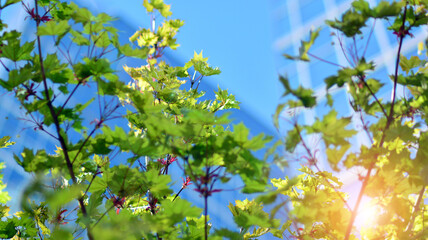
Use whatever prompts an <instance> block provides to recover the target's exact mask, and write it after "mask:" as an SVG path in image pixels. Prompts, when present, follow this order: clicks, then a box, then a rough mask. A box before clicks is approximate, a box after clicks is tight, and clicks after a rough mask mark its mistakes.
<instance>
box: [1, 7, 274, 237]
mask: <svg viewBox="0 0 428 240" xmlns="http://www.w3.org/2000/svg"><path fill="white" fill-rule="evenodd" d="M19 2H21V1H9V0H8V1H6V3H4V4H3V5H2V6H1V9H2V10H3V9H4V8H6V7H8V6H9V5H12V4H17V3H19ZM22 6H23V8H24V9H25V10H26V11H27V14H28V16H27V20H28V21H29V22H30V24H34V25H33V27H35V28H34V30H35V31H36V35H35V36H34V39H31V40H29V41H22V37H21V33H20V32H18V31H17V30H13V29H8V28H7V26H6V24H5V23H1V25H0V26H1V29H2V35H1V39H0V41H1V42H2V45H1V55H0V57H1V59H0V60H1V63H2V65H3V67H4V69H5V70H6V71H7V72H8V77H7V78H6V79H1V80H0V85H1V86H2V87H3V88H4V89H5V90H7V91H9V92H13V93H14V94H15V97H16V99H17V100H18V101H19V103H20V104H21V106H22V108H23V109H24V112H25V115H26V117H27V118H28V119H27V120H28V121H29V122H31V124H33V126H34V130H35V131H37V132H40V133H41V134H47V135H49V136H50V137H52V138H53V139H54V140H55V141H56V145H57V149H56V151H55V152H48V151H47V150H44V149H39V150H36V149H32V148H31V147H30V146H26V147H25V148H24V149H23V150H22V152H20V153H17V154H15V155H14V159H15V160H16V162H17V163H18V164H19V165H20V166H21V167H22V168H23V169H24V170H25V171H26V172H28V173H31V174H33V175H34V177H35V178H34V181H33V182H32V183H30V185H29V186H28V187H27V188H26V190H25V192H24V193H23V196H22V199H23V201H22V202H21V208H22V212H19V213H15V214H14V215H11V216H7V215H6V212H5V211H3V214H2V217H5V218H2V220H1V225H2V227H0V229H1V232H0V237H1V238H12V237H14V238H19V239H21V238H22V239H27V238H28V239H73V238H88V239H118V238H125V239H198V238H205V239H207V237H208V235H209V234H210V228H211V224H210V223H209V222H208V221H209V217H208V216H207V215H208V206H209V205H208V203H209V197H210V196H212V195H213V194H216V193H218V192H221V191H223V190H224V189H223V188H222V187H224V185H223V184H225V183H227V182H228V181H229V180H230V179H231V178H232V177H238V178H240V179H241V180H242V182H243V183H244V187H243V188H242V191H243V192H244V193H255V192H261V191H263V190H264V187H265V185H266V183H267V179H268V174H269V166H268V165H267V164H266V162H265V161H264V160H260V159H258V158H256V157H255V156H254V155H253V151H255V150H259V149H261V148H263V147H264V146H265V144H266V143H267V142H268V141H270V138H269V137H266V136H264V135H263V134H261V135H258V136H255V137H253V138H251V137H250V135H249V130H248V129H247V128H246V127H245V126H244V125H243V124H242V123H241V124H236V125H231V124H230V120H229V117H228V114H225V113H224V110H227V109H239V102H238V101H237V100H236V99H235V97H234V96H233V95H231V94H229V93H228V91H227V90H222V89H218V91H215V92H214V94H215V98H213V99H210V98H208V97H206V96H205V92H204V91H200V90H199V89H198V87H199V85H200V83H201V81H203V78H204V77H208V76H212V75H217V74H220V72H221V71H220V70H219V69H218V68H217V67H213V66H211V65H209V64H208V62H207V58H205V57H203V55H202V52H200V53H196V52H195V54H194V57H193V58H192V59H190V60H189V61H188V62H187V63H185V64H184V65H183V66H171V65H169V64H168V62H167V60H165V59H164V58H163V53H164V51H166V50H167V48H171V49H176V48H177V47H178V46H179V44H177V43H176V38H175V35H176V34H177V32H178V31H179V29H180V27H181V26H183V24H184V22H183V21H181V20H178V19H170V18H169V17H170V16H171V12H170V6H169V5H167V4H165V3H164V2H163V1H162V0H151V1H144V2H143V6H144V7H145V9H146V10H147V12H148V13H149V16H150V17H151V20H150V24H148V25H150V26H151V27H150V28H145V29H140V30H138V31H136V32H135V34H134V35H132V36H131V37H130V38H129V41H130V43H128V44H121V42H120V41H119V35H118V33H119V30H118V29H116V28H115V27H114V24H113V21H114V19H113V18H112V17H110V16H109V15H107V14H105V13H100V14H98V15H94V14H92V13H91V12H90V11H89V10H88V9H85V8H81V7H79V6H78V5H76V4H75V3H73V2H71V3H68V2H65V1H64V2H63V1H59V0H52V1H47V0H36V1H35V5H34V6H31V5H30V4H27V3H26V2H25V1H22ZM158 13H160V15H161V16H159V14H158ZM158 16H159V17H158ZM159 22H160V23H159ZM74 50H77V52H76V51H74ZM81 52H84V54H79V53H81ZM124 57H133V58H139V59H142V60H143V61H144V63H145V64H143V65H142V66H140V67H129V66H124V70H125V71H126V72H127V73H128V74H129V75H130V77H131V78H132V81H131V82H129V83H128V84H126V83H125V82H124V81H123V80H121V79H119V77H118V75H117V72H116V71H114V70H113V67H112V64H113V62H114V61H116V60H117V59H121V58H124ZM9 66H13V68H9ZM204 80H205V79H204ZM89 88H90V89H89ZM90 90H92V91H90ZM81 91H90V92H91V94H92V95H91V96H85V97H83V98H81V101H80V102H79V100H77V99H76V96H77V95H78V94H79V92H81ZM88 109H90V111H91V113H92V114H85V111H88ZM113 119H125V120H126V121H127V122H128V126H129V127H117V126H116V127H112V126H110V125H109V122H110V121H111V120H113ZM76 136H77V137H76ZM7 140H8V139H5V138H4V139H2V142H1V143H2V144H4V143H6V144H7ZM171 172H175V173H178V175H179V176H180V175H181V176H182V179H183V183H182V185H181V189H180V188H178V189H179V190H178V191H176V192H174V189H177V187H174V182H175V179H173V178H174V177H176V176H177V174H171ZM189 185H191V188H194V190H195V191H197V192H198V193H199V194H200V196H201V197H202V198H203V199H204V202H205V204H204V208H203V209H200V208H198V207H196V206H194V204H193V203H191V202H189V201H187V200H185V199H182V198H181V197H180V193H181V192H182V191H187V188H189ZM0 188H1V189H2V188H4V187H3V185H0ZM1 196H2V198H1V200H2V203H5V202H6V201H7V200H8V198H7V195H1ZM4 209H6V208H4ZM252 224H254V221H253V223H252ZM247 225H248V224H247ZM265 232H266V231H265ZM244 233H245V232H244ZM244 233H242V235H243V234H244ZM211 234H212V238H221V236H222V231H220V230H219V231H218V232H216V231H214V229H213V230H212V231H211ZM235 234H237V235H239V236H241V235H240V234H239V233H235ZM259 235H261V234H259ZM84 236H86V237H84Z"/></svg>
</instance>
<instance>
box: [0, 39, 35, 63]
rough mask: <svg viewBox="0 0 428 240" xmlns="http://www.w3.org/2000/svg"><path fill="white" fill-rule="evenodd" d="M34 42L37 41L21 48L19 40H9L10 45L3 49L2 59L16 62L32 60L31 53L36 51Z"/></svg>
mask: <svg viewBox="0 0 428 240" xmlns="http://www.w3.org/2000/svg"><path fill="white" fill-rule="evenodd" d="M34 42H35V41H32V42H26V43H24V45H22V46H21V45H20V42H19V40H18V39H11V40H8V44H6V45H4V46H3V47H2V48H1V51H0V53H1V54H0V57H4V58H8V59H10V60H11V61H14V62H17V61H21V60H31V59H32V57H31V52H32V51H33V49H34Z"/></svg>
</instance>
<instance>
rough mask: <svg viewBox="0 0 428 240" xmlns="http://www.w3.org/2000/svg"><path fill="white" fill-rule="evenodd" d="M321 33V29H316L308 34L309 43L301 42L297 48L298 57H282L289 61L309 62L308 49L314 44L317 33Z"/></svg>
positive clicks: (286, 55)
mask: <svg viewBox="0 0 428 240" xmlns="http://www.w3.org/2000/svg"><path fill="white" fill-rule="evenodd" d="M320 31H321V28H317V29H316V30H315V31H312V30H311V31H310V32H309V41H302V43H301V46H300V48H299V56H291V55H288V54H284V57H286V58H288V59H291V60H301V61H307V62H308V61H309V60H310V59H309V55H308V52H309V49H310V48H311V46H312V45H313V44H314V42H315V39H316V38H317V37H318V35H319V32H320Z"/></svg>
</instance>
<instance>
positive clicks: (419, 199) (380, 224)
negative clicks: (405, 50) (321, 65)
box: [261, 0, 428, 239]
mask: <svg viewBox="0 0 428 240" xmlns="http://www.w3.org/2000/svg"><path fill="white" fill-rule="evenodd" d="M427 8H428V2H427V1H398V2H389V1H381V2H380V3H379V4H378V5H377V6H372V7H370V5H369V3H368V1H365V0H358V1H354V2H353V3H352V7H351V8H350V9H349V10H348V11H346V12H345V13H344V14H343V15H342V17H341V19H336V20H334V21H326V24H327V25H328V26H330V27H331V28H333V29H334V30H336V31H337V33H335V34H333V36H336V37H337V38H338V41H339V42H340V45H341V46H342V47H343V48H342V49H343V53H344V55H345V58H346V59H347V60H348V64H349V66H348V67H345V66H342V65H340V64H335V63H331V62H329V61H325V62H326V63H329V64H334V65H335V66H338V67H339V69H338V71H337V73H336V74H335V75H332V76H329V77H327V78H325V84H326V95H325V99H327V101H326V102H327V104H326V105H327V106H326V107H324V108H330V109H331V110H330V112H328V113H327V114H326V115H324V117H322V118H317V119H315V121H314V123H313V124H310V125H307V124H302V123H301V122H300V121H299V120H298V115H295V116H293V117H292V118H291V120H290V121H289V123H291V127H292V128H291V129H289V130H288V132H287V134H286V136H285V138H284V139H283V140H282V143H283V144H284V145H285V149H286V151H288V152H289V153H290V154H296V153H299V152H300V151H303V154H302V153H300V154H299V155H300V156H301V157H300V159H299V160H298V161H300V162H301V163H303V164H304V166H302V168H301V169H299V171H300V172H301V173H302V174H301V175H299V176H297V177H296V178H291V179H289V178H285V179H271V182H272V184H273V186H274V188H273V189H272V192H270V193H269V194H267V195H265V196H264V197H263V198H261V201H262V202H264V203H272V202H274V200H275V199H279V197H280V196H285V199H286V200H285V201H283V200H281V201H276V202H275V204H276V205H275V206H276V207H281V206H284V205H285V206H287V208H290V210H289V211H287V212H288V218H289V220H290V223H289V228H288V230H289V234H290V236H291V237H294V238H297V239H357V238H361V239H426V238H427V237H428V228H427V227H426V226H427V215H428V212H427V210H426V207H427V205H426V204H427V198H428V191H427V190H426V185H427V184H428V181H427V180H428V178H427V168H428V162H427V156H426V154H427V153H426V149H425V143H426V139H427V136H428V135H427V134H428V133H427V131H426V126H427V122H426V119H427V114H428V108H427V100H428V99H427V96H428V95H427V93H428V91H427V87H426V84H425V81H426V79H427V77H428V75H427V59H426V57H427V54H426V51H424V52H425V53H424V54H422V52H423V50H426V46H427V44H426V43H425V46H424V44H423V43H421V44H420V53H419V55H417V56H411V57H410V58H408V57H406V56H404V55H402V47H403V45H404V44H406V41H404V39H406V38H410V37H413V34H412V32H413V31H414V30H417V29H418V28H421V27H426V25H427V23H428V16H427ZM368 21H372V22H374V23H375V22H376V21H389V22H392V24H390V27H388V30H390V31H391V32H392V34H394V35H396V37H397V44H396V48H397V54H396V61H395V71H394V73H391V75H389V76H385V79H375V78H372V77H370V74H371V73H372V72H373V71H375V70H376V67H375V64H374V62H372V61H368V60H367V59H366V58H365V50H364V52H362V51H361V49H367V46H366V44H370V43H369V40H370V37H371V32H372V30H371V31H370V33H368V34H367V35H365V34H364V33H363V32H364V31H365V30H366V29H367V28H365V27H366V24H367V22H368ZM371 27H372V28H374V25H373V26H371ZM369 30H370V29H369ZM319 32H320V30H319V29H317V30H316V31H313V32H311V34H310V40H309V41H302V47H301V48H300V54H299V56H290V55H288V54H285V57H286V58H288V59H293V60H303V61H309V60H310V57H314V58H317V59H321V58H319V57H317V56H315V55H313V54H311V52H310V48H311V46H312V45H313V44H314V42H315V39H316V37H317V36H318V35H319ZM364 37H365V38H366V39H368V40H365V41H361V42H360V41H358V40H357V39H360V38H361V39H364ZM346 44H348V45H346ZM344 45H346V46H344ZM321 60H323V59H321ZM280 80H281V82H282V83H283V85H284V87H285V90H286V92H285V94H284V96H286V97H287V98H286V99H287V102H285V103H283V104H280V105H279V106H278V108H277V111H276V114H275V125H276V127H277V128H279V123H280V122H279V121H278V118H280V114H281V113H282V112H283V111H284V109H293V108H296V107H299V108H302V109H306V110H308V111H309V110H310V109H311V108H314V107H317V106H319V105H320V103H318V102H317V100H318V99H319V98H317V97H316V96H315V94H314V91H313V90H312V89H308V88H305V87H303V86H299V87H297V88H293V87H292V86H291V84H290V82H289V81H288V79H287V78H286V77H280ZM391 83H392V84H391ZM384 85H386V86H390V88H389V90H390V92H391V96H392V97H391V100H390V101H387V100H385V99H383V98H382V97H381V96H383V94H382V93H384V92H386V91H388V90H385V89H384V90H383V92H382V91H380V89H381V88H382V87H383V86H384ZM398 85H401V87H402V88H403V89H404V91H405V94H403V95H401V96H400V95H399V94H398V93H397V86H398ZM333 89H340V90H342V91H345V92H346V94H347V98H348V100H349V103H350V105H351V107H352V109H353V110H354V111H353V112H352V113H351V115H350V116H346V115H345V116H343V114H338V112H337V111H336V110H335V108H334V107H335V104H334V100H333V98H332V96H331V95H330V93H331V92H332V90H333ZM341 101H343V100H341ZM345 101H347V100H345ZM303 111H305V110H303ZM353 126H354V127H353ZM355 126H356V127H355ZM362 135H366V136H367V137H366V139H368V142H367V143H365V144H362V145H361V146H357V145H356V144H355V142H356V141H357V138H361V137H362ZM309 138H317V139H319V141H320V142H321V144H320V145H319V146H311V145H310V144H309V141H308V139H309ZM320 159H326V160H327V162H328V163H329V166H330V168H331V170H332V171H333V172H336V173H340V175H342V176H343V175H347V176H352V175H354V176H355V177H354V178H355V179H356V178H357V177H358V180H359V181H360V182H361V184H358V185H357V186H359V187H360V188H359V189H358V190H355V191H354V190H353V191H351V192H350V193H345V192H343V191H344V189H343V183H342V180H341V179H339V178H337V177H335V176H334V175H332V173H331V172H328V171H323V170H321V166H320V164H319V160H320ZM355 171H357V172H358V175H357V174H355ZM353 172H354V173H353ZM356 175H357V176H356ZM364 198H365V199H369V200H370V201H371V204H372V205H373V206H375V209H377V210H376V213H375V214H376V215H378V216H377V218H376V221H375V222H374V223H373V224H371V225H370V226H366V227H364V228H361V227H360V226H358V224H356V221H355V220H356V218H357V215H358V213H359V212H360V209H361V206H360V205H361V202H362V199H364ZM352 200H353V201H356V203H355V205H354V206H350V203H349V202H350V201H352ZM278 202H279V203H278ZM372 211H373V210H372ZM272 214H273V213H272ZM271 217H272V216H271ZM373 217H374V216H373ZM361 221H369V219H361Z"/></svg>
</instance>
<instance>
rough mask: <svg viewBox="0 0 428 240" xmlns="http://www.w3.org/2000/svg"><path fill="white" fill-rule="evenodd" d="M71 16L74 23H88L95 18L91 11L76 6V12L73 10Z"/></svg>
mask: <svg viewBox="0 0 428 240" xmlns="http://www.w3.org/2000/svg"><path fill="white" fill-rule="evenodd" d="M71 17H72V18H73V19H74V21H75V22H76V23H82V24H84V25H86V24H88V23H89V24H90V22H91V21H94V20H95V17H94V16H93V15H92V13H91V12H90V11H89V10H88V9H86V8H79V7H77V6H76V12H74V13H73V14H72V15H71Z"/></svg>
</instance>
